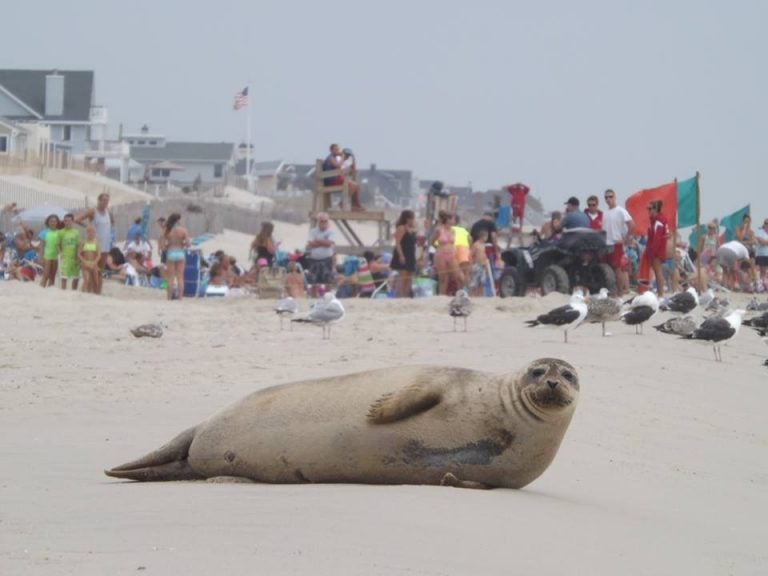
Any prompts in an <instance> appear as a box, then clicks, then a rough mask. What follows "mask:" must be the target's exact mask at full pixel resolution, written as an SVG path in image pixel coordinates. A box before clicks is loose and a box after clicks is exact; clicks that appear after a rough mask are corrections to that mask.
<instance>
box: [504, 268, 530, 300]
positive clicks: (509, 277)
mask: <svg viewBox="0 0 768 576" xmlns="http://www.w3.org/2000/svg"><path fill="white" fill-rule="evenodd" d="M524 294H525V285H524V284H523V282H522V280H521V279H520V272H518V271H517V268H515V267H514V266H510V267H507V268H505V269H504V272H502V273H501V277H500V278H499V296H501V297H502V298H511V297H513V296H523V295H524Z"/></svg>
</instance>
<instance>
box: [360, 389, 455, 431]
mask: <svg viewBox="0 0 768 576" xmlns="http://www.w3.org/2000/svg"><path fill="white" fill-rule="evenodd" d="M441 400H442V392H441V391H440V390H439V389H438V388H436V387H433V386H429V385H422V384H414V385H412V386H408V387H407V388H403V389H402V390H400V391H399V392H393V393H391V394H385V395H384V396H382V397H381V398H379V399H378V400H376V402H374V403H373V404H372V405H371V408H370V409H369V410H368V420H369V421H370V422H371V423H373V424H389V423H390V422H396V421H398V420H404V419H405V418H410V417H411V416H415V415H416V414H420V413H422V412H426V411H427V410H429V409H430V408H434V407H435V406H437V405H438V404H439V403H440V401H441Z"/></svg>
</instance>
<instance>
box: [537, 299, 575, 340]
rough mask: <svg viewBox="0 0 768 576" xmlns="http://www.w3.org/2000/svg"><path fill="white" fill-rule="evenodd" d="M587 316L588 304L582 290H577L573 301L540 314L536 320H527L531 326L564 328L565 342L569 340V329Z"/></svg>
mask: <svg viewBox="0 0 768 576" xmlns="http://www.w3.org/2000/svg"><path fill="white" fill-rule="evenodd" d="M586 317H587V305H586V304H585V303H584V296H583V295H582V294H581V292H575V293H574V294H573V296H571V303H570V304H566V305H565V306H560V307H558V308H555V309H553V310H550V311H549V312H547V313H546V314H542V315H541V316H538V317H537V318H536V320H526V324H528V326H529V327H530V328H533V327H535V326H539V325H543V326H552V327H555V328H563V338H564V342H566V343H567V342H568V330H570V329H571V328H576V327H578V326H579V324H581V323H582V322H584V319H585V318H586Z"/></svg>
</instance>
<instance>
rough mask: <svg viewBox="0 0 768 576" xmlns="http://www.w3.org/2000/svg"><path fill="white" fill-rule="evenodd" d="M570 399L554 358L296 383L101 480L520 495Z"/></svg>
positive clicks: (549, 456) (570, 371)
mask: <svg viewBox="0 0 768 576" xmlns="http://www.w3.org/2000/svg"><path fill="white" fill-rule="evenodd" d="M578 396H579V381H578V377H577V374H576V370H575V369H574V367H573V366H571V365H570V364H568V363H567V362H565V361H563V360H558V359H553V358H542V359H539V360H535V361H533V362H531V363H530V364H529V365H528V366H527V367H526V368H524V369H523V370H521V371H520V372H518V373H513V374H505V375H496V374H490V373H486V372H480V371H475V370H466V369H462V368H446V367H429V366H403V367H397V368H388V369H383V370H375V371H371V372H360V373H356V374H349V375H345V376H339V377H333V378H324V379H318V380H307V381H303V382H296V383H291V384H284V385H281V386H274V387H271V388H266V389H264V390H260V391H258V392H255V393H253V394H251V395H249V396H246V397H245V398H243V399H242V400H240V401H239V402H237V403H235V404H233V405H232V406H230V407H229V408H226V409H224V410H223V411H222V412H220V413H218V414H217V415H215V416H213V417H212V418H210V419H209V420H207V421H205V422H203V423H201V424H199V425H197V426H195V427H193V428H189V429H188V430H185V431H184V432H182V433H181V434H179V435H178V436H177V437H176V438H174V439H173V440H171V441H170V442H169V443H168V444H166V445H165V446H163V447H161V448H159V449H158V450H156V451H154V452H152V453H150V454H147V455H146V456H144V457H143V458H140V459H138V460H135V461H133V462H129V463H127V464H123V465H122V466H118V467H116V468H112V469H111V470H106V471H105V473H106V474H107V475H108V476H112V477H115V478H124V479H130V480H139V481H160V480H201V479H211V478H216V477H221V476H227V477H234V478H245V479H250V480H253V481H256V482H269V483H308V482H313V483H314V482H318V483H327V482H344V483H365V484H432V485H439V484H443V485H449V486H460V487H467V488H494V487H504V488H522V487H523V486H525V485H527V484H529V483H530V482H532V481H533V480H535V479H536V478H538V477H539V476H540V475H541V474H542V473H543V472H544V471H545V470H546V469H547V467H548V466H549V464H550V463H551V462H552V460H553V459H554V457H555V454H556V453H557V450H558V448H559V446H560V442H561V441H562V439H563V436H564V435H565V432H566V430H567V428H568V425H569V423H570V421H571V417H572V415H573V411H574V409H575V407H576V403H577V400H578Z"/></svg>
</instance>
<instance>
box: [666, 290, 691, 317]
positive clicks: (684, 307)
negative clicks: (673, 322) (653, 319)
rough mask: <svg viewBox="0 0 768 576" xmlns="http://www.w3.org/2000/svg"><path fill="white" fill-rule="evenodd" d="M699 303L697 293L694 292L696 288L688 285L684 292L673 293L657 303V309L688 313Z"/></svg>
mask: <svg viewBox="0 0 768 576" xmlns="http://www.w3.org/2000/svg"><path fill="white" fill-rule="evenodd" d="M698 305H699V295H698V293H697V292H696V288H694V287H693V286H689V287H688V289H687V290H686V291H685V292H680V293H679V294H675V295H674V296H672V297H671V298H667V299H665V300H664V301H662V302H661V304H659V309H661V310H664V311H669V312H679V313H680V314H688V312H690V311H691V310H693V309H694V308H696V306H698Z"/></svg>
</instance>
